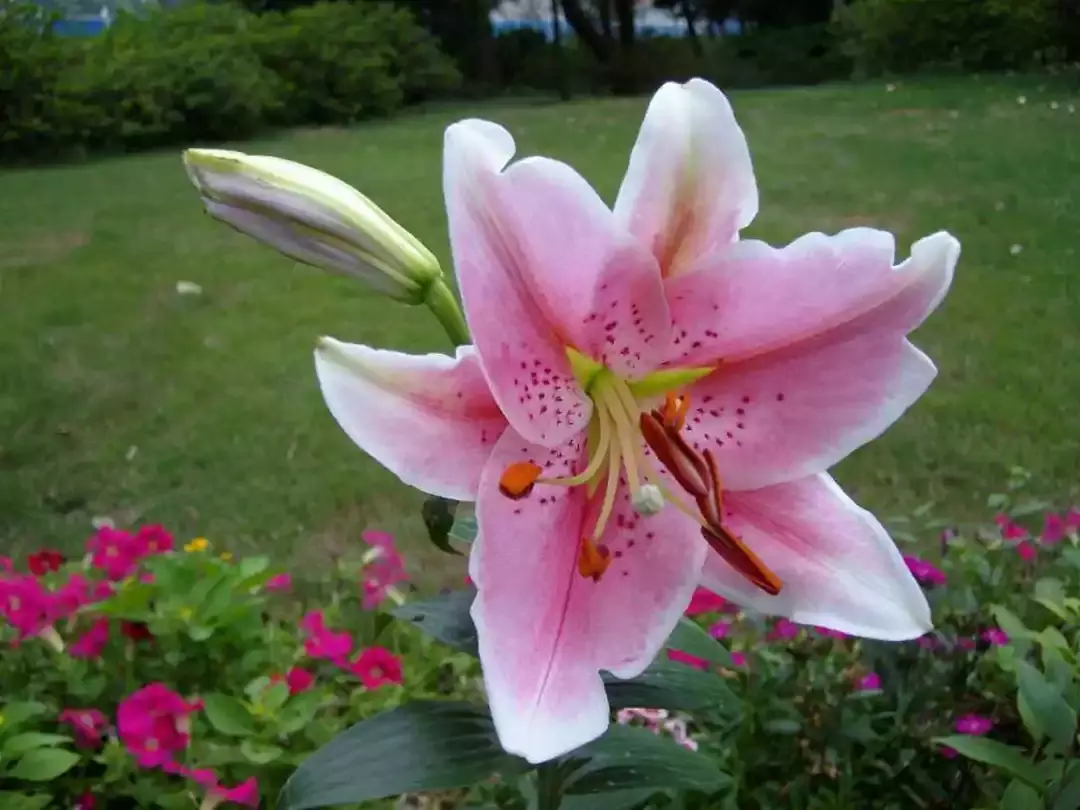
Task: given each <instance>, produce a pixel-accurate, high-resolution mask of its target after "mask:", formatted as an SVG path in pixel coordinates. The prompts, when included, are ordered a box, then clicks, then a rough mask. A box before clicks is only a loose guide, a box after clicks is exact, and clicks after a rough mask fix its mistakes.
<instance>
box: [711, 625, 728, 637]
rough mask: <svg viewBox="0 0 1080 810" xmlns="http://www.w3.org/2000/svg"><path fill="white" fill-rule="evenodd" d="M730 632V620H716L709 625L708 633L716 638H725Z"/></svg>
mask: <svg viewBox="0 0 1080 810" xmlns="http://www.w3.org/2000/svg"><path fill="white" fill-rule="evenodd" d="M730 632H731V622H716V623H715V624H712V625H710V627H709V635H710V636H712V637H713V638H715V639H717V640H719V639H723V638H727V637H728V634H729V633H730Z"/></svg>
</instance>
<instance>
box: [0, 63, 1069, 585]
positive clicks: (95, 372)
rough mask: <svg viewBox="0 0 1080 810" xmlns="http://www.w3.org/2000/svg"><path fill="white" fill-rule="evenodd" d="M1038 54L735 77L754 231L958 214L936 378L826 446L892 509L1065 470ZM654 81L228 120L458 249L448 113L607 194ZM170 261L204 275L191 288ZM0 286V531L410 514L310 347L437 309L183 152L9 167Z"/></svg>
mask: <svg viewBox="0 0 1080 810" xmlns="http://www.w3.org/2000/svg"><path fill="white" fill-rule="evenodd" d="M1042 81H1044V80H1042V79H1029V78H1019V79H994V80H990V79H983V80H979V79H966V80H948V81H936V82H925V83H918V84H913V85H910V86H909V85H902V86H900V87H899V88H898V89H897V90H896V91H895V92H887V91H886V89H885V87H884V85H882V84H867V85H851V86H844V85H838V86H830V87H822V88H815V89H799V90H774V91H761V92H746V93H737V94H735V95H734V97H733V100H734V103H735V106H736V111H737V113H738V115H739V117H740V120H741V121H742V123H743V125H744V127H745V128H746V130H747V133H748V136H749V139H750V144H751V149H752V151H753V155H754V160H755V165H756V168H757V173H758V178H759V183H760V185H761V191H762V209H761V215H760V217H759V219H758V220H757V222H755V223H754V225H753V226H752V228H751V229H750V231H749V235H752V236H756V237H761V238H765V239H768V240H770V241H774V242H787V241H789V240H791V239H792V238H794V237H796V236H797V235H799V234H801V233H803V232H805V231H808V230H824V231H833V230H837V229H839V228H843V227H848V226H852V225H858V224H872V225H878V226H881V227H885V228H888V229H890V230H893V231H895V232H896V233H897V234H898V237H899V241H900V243H901V245H902V246H903V247H904V249H905V250H906V247H907V245H909V244H910V243H911V242H912V241H913V240H914V239H916V238H918V237H919V236H921V235H924V234H927V233H930V232H933V231H935V230H938V229H942V228H945V229H948V230H950V231H952V232H953V233H954V234H956V235H957V236H958V237H959V238H960V239H961V241H962V243H963V246H964V253H963V257H962V259H961V263H960V268H959V271H958V275H957V279H956V283H955V286H954V288H953V292H952V293H951V295H950V296H949V298H948V299H947V301H946V304H945V305H944V307H943V308H942V309H941V310H940V311H939V312H938V313H936V314H935V316H934V317H933V318H932V319H931V320H930V322H929V323H928V324H927V325H926V326H925V327H923V329H921V330H920V332H919V333H918V335H917V337H916V340H917V342H918V344H919V345H920V346H921V347H922V348H923V349H924V350H926V351H927V352H928V353H929V354H930V355H931V356H932V357H933V358H934V359H935V361H937V363H938V364H939V367H940V371H941V373H940V376H939V377H938V380H937V382H936V383H935V385H934V387H933V389H932V390H931V392H930V393H929V394H928V395H927V396H926V397H925V398H924V399H923V400H922V401H920V402H919V403H918V405H917V406H916V407H915V408H914V409H913V410H912V411H911V412H910V413H909V414H908V415H907V416H905V418H904V419H903V420H902V421H901V422H900V423H899V424H898V425H897V426H896V427H894V428H893V429H892V430H891V431H890V432H889V433H888V434H887V435H886V436H885V437H884V438H883V439H881V440H879V441H877V442H874V443H873V444H872V445H871V446H869V447H867V448H865V449H863V450H861V451H859V452H858V453H856V454H855V455H854V456H853V457H852V458H850V459H849V460H847V461H845V462H844V463H843V464H842V465H841V466H840V468H839V469H838V477H839V478H840V480H841V482H842V483H843V484H844V485H845V486H846V487H848V488H849V489H850V490H851V491H852V492H853V493H854V495H855V496H856V497H857V498H858V499H859V500H861V501H862V502H863V503H865V504H866V505H867V506H869V507H871V508H873V509H875V510H879V511H881V512H882V513H884V514H893V513H898V512H901V513H902V512H905V511H910V510H911V509H912V508H913V507H915V506H916V505H918V504H920V503H923V502H925V501H927V500H931V499H933V500H936V501H938V502H939V503H940V504H941V505H940V507H939V509H938V510H937V511H940V512H941V513H943V514H946V515H955V516H957V517H958V518H968V517H976V516H979V515H981V514H983V508H982V503H983V500H984V498H985V495H986V493H987V492H988V491H991V490H993V489H994V488H996V487H997V486H999V485H1000V484H1001V483H1002V482H1003V481H1004V480H1005V478H1006V477H1007V472H1008V468H1009V467H1010V466H1011V465H1013V464H1019V465H1022V466H1024V467H1027V468H1029V469H1030V470H1031V471H1033V473H1034V474H1035V480H1036V482H1037V486H1038V488H1039V489H1040V491H1042V492H1045V493H1046V494H1047V495H1049V496H1051V497H1056V498H1058V499H1065V498H1067V497H1069V496H1070V495H1072V494H1074V493H1075V485H1076V483H1077V471H1078V468H1080V407H1078V398H1080V351H1078V349H1080V256H1078V254H1077V239H1078V236H1080V181H1078V178H1080V111H1078V112H1077V113H1075V114H1072V115H1070V114H1069V113H1068V111H1067V104H1069V103H1072V104H1074V105H1076V106H1077V107H1080V99H1078V98H1076V97H1071V98H1070V97H1068V96H1066V95H1065V93H1064V91H1063V90H1062V89H1061V88H1059V87H1057V86H1056V85H1050V84H1047V85H1043V84H1040V83H1041V82H1042ZM1021 93H1022V94H1024V95H1025V96H1026V99H1027V103H1026V104H1023V105H1021V104H1019V103H1018V101H1017V96H1018V95H1019V94H1021ZM1051 101H1057V102H1059V107H1058V109H1056V110H1053V109H1051V107H1050V106H1049V103H1050V102H1051ZM645 103H646V100H645V99H632V100H602V101H591V100H590V101H579V102H575V103H572V104H568V105H557V106H555V105H552V106H546V105H545V106H536V105H533V106H517V107H514V106H499V105H490V106H482V107H479V108H472V109H450V110H437V111H432V112H429V113H425V114H418V115H414V116H410V117H407V118H403V119H400V120H398V121H394V122H389V123H384V124H375V125H371V126H365V127H361V128H357V129H351V130H339V129H328V130H317V131H302V132H294V133H290V134H288V135H284V136H281V137H278V138H275V139H271V140H265V141H261V142H259V143H254V144H247V145H243V146H241V147H240V148H243V149H245V150H247V151H264V152H269V153H273V154H277V155H281V156H283V157H288V158H293V159H296V160H300V161H303V162H306V163H310V164H313V165H316V166H318V167H320V168H323V169H325V170H327V171H329V172H332V173H334V174H337V175H339V176H341V177H343V178H345V179H346V180H348V181H350V182H352V183H354V184H355V185H357V186H358V187H359V188H361V189H362V190H364V191H365V192H366V193H367V194H369V195H370V196H371V197H373V198H374V199H375V200H377V201H378V202H379V203H380V204H382V205H383V206H384V207H385V208H386V209H387V210H388V211H389V212H390V213H391V215H393V216H395V217H396V218H398V219H399V220H400V221H401V222H402V223H404V224H405V225H406V227H408V228H409V229H411V230H412V231H413V232H414V233H416V234H417V236H419V237H420V238H421V239H422V240H423V241H425V242H426V243H427V244H428V245H430V246H431V247H432V249H434V250H435V251H436V252H437V253H439V254H440V256H441V257H442V258H443V259H444V260H445V261H446V266H447V267H449V256H448V248H447V236H446V224H445V217H444V212H443V209H442V202H441V189H440V151H441V141H442V130H443V128H444V127H445V126H446V125H447V124H448V123H450V122H451V121H453V120H455V119H457V118H459V117H462V116H465V115H481V116H483V117H488V118H492V119H494V120H497V121H499V122H501V123H503V124H505V125H507V126H508V127H509V128H510V129H511V130H512V131H513V132H514V133H515V135H516V136H517V138H518V142H519V146H520V153H522V154H529V153H543V154H549V155H553V156H555V157H558V158H562V159H565V160H567V161H569V162H570V163H572V164H573V165H575V166H576V167H577V168H578V169H579V170H580V171H581V172H582V173H583V174H584V175H585V176H586V177H587V178H588V179H589V180H591V181H592V182H593V183H595V184H596V185H597V186H598V188H599V189H600V190H601V193H602V194H603V195H605V197H606V198H608V199H612V198H613V197H614V192H615V190H616V189H617V187H618V182H619V180H620V178H621V176H622V172H623V170H624V167H625V162H626V158H627V155H628V151H629V148H630V146H631V144H632V142H633V138H634V135H635V132H636V128H637V125H638V123H639V121H640V118H641V115H642V112H643V110H644V107H645ZM1014 244H1017V245H1020V246H1022V251H1021V252H1020V253H1019V254H1018V255H1012V254H1011V253H1010V246H1012V245H1014ZM180 280H189V281H194V282H197V283H198V284H200V285H202V287H203V290H204V293H203V294H202V295H201V296H198V297H181V296H179V295H178V294H177V293H176V290H175V285H176V282H177V281H180ZM0 307H2V319H0V383H2V384H0V553H18V552H21V551H24V550H25V549H26V548H29V547H31V546H35V545H39V544H49V545H60V546H63V547H68V548H71V547H75V546H76V545H77V544H78V543H80V542H81V541H82V540H83V538H84V537H85V536H86V534H87V532H88V529H89V526H90V520H91V519H92V518H93V517H94V516H99V515H110V516H112V517H113V518H114V519H116V520H117V521H118V522H120V523H128V522H131V521H134V520H152V521H160V522H163V523H165V524H167V525H168V526H171V527H174V528H175V529H176V530H177V531H178V532H179V533H181V534H183V535H188V536H190V535H193V534H205V535H207V536H208V537H210V538H211V539H214V540H216V541H217V542H219V543H221V544H223V545H229V546H230V547H232V548H235V549H237V550H240V551H245V550H249V549H251V548H255V547H259V548H268V549H272V550H274V551H276V552H277V553H279V554H280V555H282V556H283V557H284V558H285V559H286V560H288V561H290V562H292V563H295V564H318V562H319V561H320V560H322V559H324V558H325V557H326V555H327V554H331V553H333V552H334V550H335V549H338V548H342V547H344V545H345V544H347V543H350V542H352V541H353V540H354V538H356V537H357V536H358V534H359V531H360V530H361V529H362V528H364V527H366V526H379V527H384V528H388V529H390V530H393V531H397V532H399V533H400V534H402V535H404V536H408V537H413V538H416V537H418V536H419V533H420V531H421V525H420V522H419V520H418V519H417V518H416V517H415V514H416V511H417V508H418V506H419V503H420V498H419V496H418V495H416V494H415V493H410V492H409V491H408V490H406V488H405V487H404V486H402V485H400V484H399V483H397V482H396V481H395V480H394V479H393V478H392V476H390V475H389V474H388V473H386V472H385V471H383V470H381V469H379V468H378V467H377V466H376V465H375V464H374V463H373V462H372V461H370V460H369V459H367V458H366V457H365V456H364V455H363V454H361V453H360V452H359V451H358V450H356V448H355V447H353V446H352V445H351V443H350V442H349V441H348V440H347V439H346V438H345V436H344V435H343V434H342V433H340V432H339V430H338V428H337V427H336V425H335V424H334V423H333V421H332V419H331V418H330V416H329V415H328V413H327V412H326V410H325V408H324V406H323V404H322V401H321V398H320V395H319V392H318V388H317V386H316V384H315V380H314V374H313V370H312V359H311V349H312V346H313V342H314V339H315V338H316V336H318V335H320V334H323V333H328V334H332V335H335V336H338V337H340V338H343V339H348V340H356V341H364V342H368V343H371V344H374V345H377V346H385V347H393V348H397V349H405V350H410V351H418V350H419V351H430V350H443V349H445V348H446V344H445V339H444V338H443V336H442V334H441V332H440V330H439V327H438V326H437V324H436V323H435V322H434V320H433V319H432V318H431V317H430V316H429V315H428V314H427V313H426V312H425V311H423V310H419V309H417V310H409V309H406V308H403V307H399V306H398V305H395V304H392V303H388V302H387V301H386V300H385V299H382V298H379V297H377V296H373V295H369V294H367V293H366V292H365V291H364V290H363V289H362V288H360V287H359V286H358V285H356V284H355V283H351V282H349V281H348V280H345V279H339V278H330V277H327V276H324V275H322V274H320V273H319V272H318V271H315V270H311V269H309V268H305V267H301V266H298V265H293V264H291V263H290V262H288V261H286V260H284V259H282V258H280V257H279V256H277V255H276V254H274V253H273V252H271V251H269V250H268V249H265V248H263V247H261V246H259V245H257V244H255V243H254V242H252V241H250V240H247V239H246V238H244V237H241V236H239V235H237V234H234V233H233V232H231V231H230V230H229V229H227V228H226V227H224V226H222V225H220V224H217V223H215V222H213V221H212V220H210V219H209V218H207V217H206V216H204V215H203V213H202V211H201V208H200V205H199V202H198V199H197V197H196V195H195V193H194V191H193V190H192V189H191V187H190V186H189V184H188V182H187V180H186V178H185V176H184V173H183V171H182V169H181V166H180V162H179V156H178V154H176V153H173V152H170V153H159V154H148V155H139V156H134V157H124V158H116V159H108V160H102V161H99V162H94V163H89V164H86V165H79V166H65V167H56V168H45V169H34V170H22V171H12V172H7V173H4V174H0ZM412 542H418V541H416V540H415V539H414V540H412ZM428 559H430V558H428ZM441 565H442V564H441V563H433V564H432V565H431V566H430V567H431V568H432V569H437V568H439V567H440V566H441Z"/></svg>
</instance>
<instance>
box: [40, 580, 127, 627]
mask: <svg viewBox="0 0 1080 810" xmlns="http://www.w3.org/2000/svg"><path fill="white" fill-rule="evenodd" d="M112 594H113V589H112V585H111V584H110V583H108V582H91V581H90V580H88V579H87V578H86V577H84V576H83V575H82V574H78V573H76V574H72V575H71V576H70V577H68V580H67V582H65V583H64V584H63V585H61V586H60V587H59V588H57V589H56V591H55V592H54V594H53V596H54V598H55V609H56V614H57V617H58V618H66V617H68V616H70V615H71V614H73V613H75V612H76V611H78V610H79V609H80V608H83V607H85V606H87V605H92V604H94V603H95V602H100V601H102V600H104V599H108V598H109V597H110V596H112Z"/></svg>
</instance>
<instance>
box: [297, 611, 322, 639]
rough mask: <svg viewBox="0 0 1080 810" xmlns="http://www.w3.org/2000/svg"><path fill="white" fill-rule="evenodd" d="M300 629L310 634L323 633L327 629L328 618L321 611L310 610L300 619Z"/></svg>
mask: <svg viewBox="0 0 1080 810" xmlns="http://www.w3.org/2000/svg"><path fill="white" fill-rule="evenodd" d="M300 629H301V630H303V631H304V632H305V633H308V634H312V635H313V634H315V633H321V632H322V631H323V630H325V629H326V618H325V617H324V616H323V612H322V611H321V610H309V611H308V612H307V613H305V614H304V615H303V617H302V618H301V619H300Z"/></svg>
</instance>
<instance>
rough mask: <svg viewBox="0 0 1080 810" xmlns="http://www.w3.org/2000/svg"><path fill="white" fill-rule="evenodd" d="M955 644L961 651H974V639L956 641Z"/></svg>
mask: <svg viewBox="0 0 1080 810" xmlns="http://www.w3.org/2000/svg"><path fill="white" fill-rule="evenodd" d="M956 643H957V645H958V646H959V647H960V649H961V650H974V649H975V647H976V644H975V639H973V638H960V639H957V640H956Z"/></svg>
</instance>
